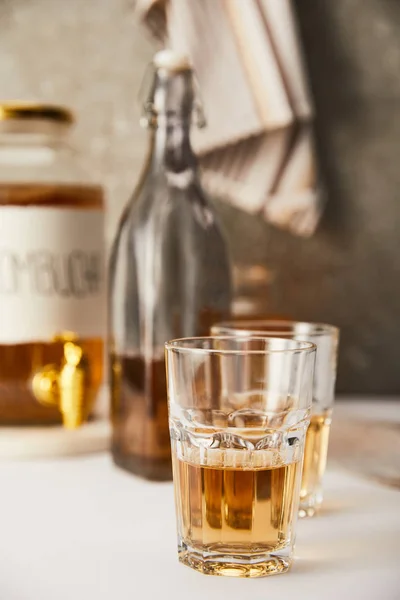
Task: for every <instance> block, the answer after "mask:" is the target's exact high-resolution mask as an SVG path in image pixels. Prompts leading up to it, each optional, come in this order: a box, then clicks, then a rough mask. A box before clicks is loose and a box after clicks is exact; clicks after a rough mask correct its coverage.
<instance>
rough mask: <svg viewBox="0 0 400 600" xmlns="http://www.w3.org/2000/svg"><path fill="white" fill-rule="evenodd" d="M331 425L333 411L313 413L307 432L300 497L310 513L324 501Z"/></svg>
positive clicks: (305, 508)
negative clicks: (322, 490) (324, 477)
mask: <svg viewBox="0 0 400 600" xmlns="http://www.w3.org/2000/svg"><path fill="white" fill-rule="evenodd" d="M330 426H331V411H326V412H324V413H322V414H319V415H312V416H311V420H310V425H309V427H308V430H307V434H306V441H305V451H304V464H303V475H302V481H301V492H300V498H301V505H302V506H304V510H305V511H306V513H307V514H310V515H311V514H312V513H313V512H314V511H315V509H316V508H318V506H319V504H320V503H321V501H322V492H321V484H322V477H323V475H324V472H325V467H326V459H327V455H328V444H329V431H330ZM307 504H309V505H310V506H309V508H307Z"/></svg>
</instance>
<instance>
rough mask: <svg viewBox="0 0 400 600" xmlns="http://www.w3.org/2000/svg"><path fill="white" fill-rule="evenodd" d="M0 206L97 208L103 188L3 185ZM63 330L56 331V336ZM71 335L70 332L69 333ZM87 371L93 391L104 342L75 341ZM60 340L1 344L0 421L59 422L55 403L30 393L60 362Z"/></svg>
mask: <svg viewBox="0 0 400 600" xmlns="http://www.w3.org/2000/svg"><path fill="white" fill-rule="evenodd" d="M1 206H42V207H51V206H53V207H54V206H56V207H59V208H60V207H63V208H80V209H82V210H90V209H98V208H101V207H102V206H103V195H102V190H101V188H99V187H96V186H78V185H50V184H49V185H48V184H13V183H10V184H1V185H0V207H1ZM59 333H61V332H55V335H57V334H59ZM72 333H73V332H72ZM79 345H80V346H82V349H83V351H84V352H85V353H86V356H87V358H88V362H89V364H90V369H91V386H92V389H91V393H90V395H91V396H93V395H96V393H97V391H98V388H99V387H100V385H101V382H102V372H103V340H102V339H100V338H93V339H84V340H79ZM61 359H62V344H61V343H60V342H51V341H50V342H48V343H43V342H37V343H28V344H7V345H5V344H0V425H40V424H52V423H59V422H61V420H62V417H61V414H60V412H59V410H58V408H57V407H56V406H49V405H44V404H40V403H39V402H38V401H37V400H36V398H35V396H34V395H33V393H32V389H31V381H32V377H33V375H34V374H35V373H36V372H37V371H38V370H39V369H40V368H41V367H43V366H44V365H46V364H49V363H60V362H61Z"/></svg>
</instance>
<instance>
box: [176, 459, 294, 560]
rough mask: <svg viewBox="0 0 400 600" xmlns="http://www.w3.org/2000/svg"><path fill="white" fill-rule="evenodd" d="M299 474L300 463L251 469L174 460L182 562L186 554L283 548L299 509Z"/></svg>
mask: <svg viewBox="0 0 400 600" xmlns="http://www.w3.org/2000/svg"><path fill="white" fill-rule="evenodd" d="M239 452H240V451H239ZM300 469H301V463H300V462H293V463H290V464H284V465H280V466H271V467H265V468H258V469H254V470H253V469H251V468H240V469H233V468H223V467H220V466H212V467H210V466H201V465H195V464H191V463H188V462H185V461H183V460H181V459H179V458H177V457H174V478H175V499H176V506H177V514H178V527H179V529H180V537H181V548H180V551H181V553H182V554H183V557H181V558H183V562H185V555H186V553H187V551H188V550H189V551H191V552H193V551H194V552H198V553H199V554H202V553H206V552H212V551H214V552H220V553H223V554H225V555H226V554H228V555H241V554H243V555H249V554H252V553H255V554H257V553H265V552H274V551H278V550H279V549H281V548H283V547H285V546H286V545H287V544H288V543H290V537H291V528H292V522H293V518H294V516H295V515H294V512H295V511H297V508H298V506H297V504H298V492H296V488H297V489H298V484H299V477H300ZM191 566H193V565H191Z"/></svg>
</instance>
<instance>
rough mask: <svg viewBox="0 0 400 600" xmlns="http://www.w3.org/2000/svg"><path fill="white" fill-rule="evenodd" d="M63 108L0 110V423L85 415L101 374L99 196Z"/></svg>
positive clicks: (68, 422)
mask: <svg viewBox="0 0 400 600" xmlns="http://www.w3.org/2000/svg"><path fill="white" fill-rule="evenodd" d="M72 123H73V116H72V114H71V113H70V112H69V111H68V110H66V109H65V108H62V107H59V106H48V105H39V104H21V103H13V104H11V103H9V104H1V105H0V425H18V426H19V425H43V424H55V423H61V422H62V423H63V424H64V425H65V426H66V427H68V428H75V427H78V426H80V425H81V424H82V423H83V422H85V421H86V419H87V418H88V417H89V415H90V413H91V411H92V408H93V405H94V401H95V398H96V396H97V392H98V390H99V388H100V385H101V383H102V375H103V340H104V333H105V326H104V325H105V310H104V309H105V277H104V206H103V193H102V189H101V188H100V187H99V186H97V185H93V184H92V182H91V181H90V180H89V178H88V176H87V174H86V173H85V172H83V171H82V170H81V168H80V162H79V156H78V155H77V154H75V153H74V152H73V151H72V150H71V148H70V146H69V144H68V143H67V136H68V133H69V131H70V128H71V125H72Z"/></svg>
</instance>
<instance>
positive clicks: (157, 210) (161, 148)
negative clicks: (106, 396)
mask: <svg viewBox="0 0 400 600" xmlns="http://www.w3.org/2000/svg"><path fill="white" fill-rule="evenodd" d="M153 67H154V79H153V83H152V87H151V92H150V99H149V100H148V101H147V102H146V105H145V113H146V114H145V120H146V123H147V124H148V126H149V128H150V132H151V145H150V153H149V156H148V160H147V163H146V166H145V169H144V174H143V176H142V177H141V180H140V182H139V184H138V187H137V189H136V191H135V193H134V195H133V198H132V200H131V201H130V203H129V204H128V206H127V207H126V210H125V212H124V213H123V216H122V219H121V221H120V225H119V229H118V232H117V236H116V239H115V242H114V245H113V249H112V253H111V261H110V327H111V331H110V337H111V342H110V343H111V350H110V351H111V360H110V364H111V396H112V420H113V446H112V453H113V459H114V462H115V463H116V464H117V465H119V466H121V467H123V468H125V469H127V470H129V471H131V472H133V473H136V474H138V475H141V476H143V477H145V478H148V479H155V480H165V479H170V478H171V453H170V441H169V430H168V410H167V397H166V377H165V360H164V343H165V342H166V341H168V340H171V339H173V338H179V337H190V336H195V335H208V334H209V329H210V326H211V325H212V324H213V323H215V322H216V321H218V320H220V319H221V316H222V315H224V314H228V313H229V311H230V303H231V267H230V260H229V257H228V251H227V246H226V243H225V239H224V237H223V234H222V232H221V229H220V225H219V223H218V220H217V218H216V215H215V213H214V210H213V208H212V206H211V204H210V203H209V201H208V200H207V199H206V197H205V195H204V193H203V190H202V188H201V184H200V180H199V174H198V168H197V161H196V157H195V155H194V153H193V151H192V148H191V144H190V136H189V133H190V125H191V121H192V117H193V114H194V111H195V108H196V98H195V93H194V90H195V87H194V78H193V72H192V70H191V68H190V65H189V63H188V61H187V59H186V58H185V57H182V56H180V55H178V54H176V53H174V52H172V51H162V52H160V53H158V54H157V55H156V56H155V58H154V61H153Z"/></svg>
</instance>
